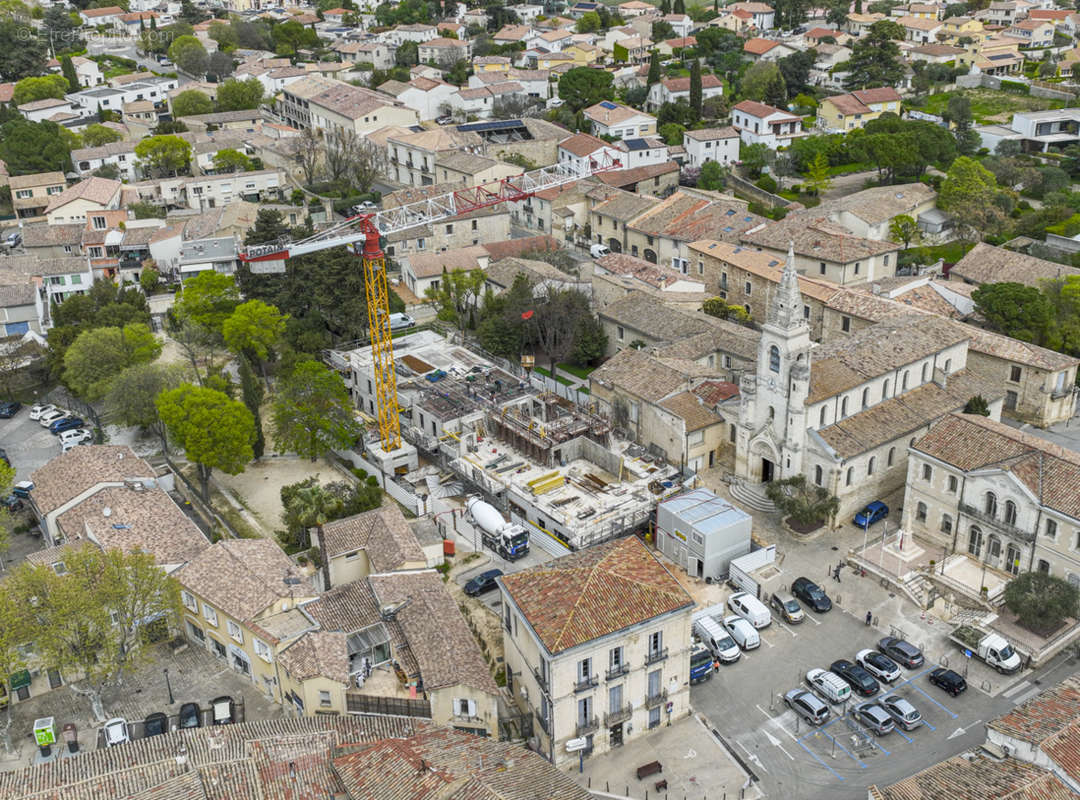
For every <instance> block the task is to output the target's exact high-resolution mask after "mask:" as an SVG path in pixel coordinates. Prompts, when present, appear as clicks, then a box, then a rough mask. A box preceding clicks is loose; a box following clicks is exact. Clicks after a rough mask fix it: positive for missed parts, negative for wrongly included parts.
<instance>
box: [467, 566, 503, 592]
mask: <svg viewBox="0 0 1080 800" xmlns="http://www.w3.org/2000/svg"><path fill="white" fill-rule="evenodd" d="M502 574H503V573H502V570H501V569H489V570H488V571H487V572H481V573H480V574H479V575H477V576H476V577H475V578H473V579H472V580H471V581H469V582H468V583H466V584H465V594H467V595H469V597H476V596H477V595H479V594H483V593H484V592H489V591H491V590H492V589H494V588H495V579H496V578H498V577H500V576H501V575H502Z"/></svg>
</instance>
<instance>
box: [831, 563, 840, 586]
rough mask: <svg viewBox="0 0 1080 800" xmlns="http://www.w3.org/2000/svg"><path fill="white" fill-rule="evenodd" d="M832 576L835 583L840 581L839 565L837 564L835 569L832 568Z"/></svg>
mask: <svg viewBox="0 0 1080 800" xmlns="http://www.w3.org/2000/svg"><path fill="white" fill-rule="evenodd" d="M832 576H833V580H834V581H836V582H837V583H840V567H839V566H837V568H836V569H835V570H833V575H832Z"/></svg>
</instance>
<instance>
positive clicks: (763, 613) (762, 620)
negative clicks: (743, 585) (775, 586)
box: [727, 592, 772, 628]
mask: <svg viewBox="0 0 1080 800" xmlns="http://www.w3.org/2000/svg"><path fill="white" fill-rule="evenodd" d="M727 602H728V608H730V609H731V610H732V611H734V612H735V613H736V614H738V615H739V616H740V617H742V618H743V619H745V620H746V621H747V622H749V623H750V624H751V625H753V626H754V627H755V628H765V627H768V625H769V623H770V622H772V614H770V613H769V609H768V608H766V607H765V604H764V603H762V602H761V601H760V600H758V599H757V598H756V597H754V596H753V595H752V594H750V593H749V592H736V593H735V594H733V595H732V596H731V597H729V598H728V601H727Z"/></svg>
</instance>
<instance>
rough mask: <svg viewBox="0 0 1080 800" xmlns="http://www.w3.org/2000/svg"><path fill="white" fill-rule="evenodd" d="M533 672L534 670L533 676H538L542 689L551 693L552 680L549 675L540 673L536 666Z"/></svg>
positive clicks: (537, 681)
mask: <svg viewBox="0 0 1080 800" xmlns="http://www.w3.org/2000/svg"><path fill="white" fill-rule="evenodd" d="M532 672H533V677H534V678H536V683H537V685H538V686H539V687H540V691H542V692H544V693H545V694H550V693H551V681H550V680H548V676H546V675H542V674H541V673H540V670H539V669H537V668H536V667H533V671H532Z"/></svg>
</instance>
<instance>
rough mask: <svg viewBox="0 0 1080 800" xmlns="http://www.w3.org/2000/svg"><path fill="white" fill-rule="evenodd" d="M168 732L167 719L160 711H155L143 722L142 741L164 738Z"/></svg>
mask: <svg viewBox="0 0 1080 800" xmlns="http://www.w3.org/2000/svg"><path fill="white" fill-rule="evenodd" d="M168 732H169V718H168V717H166V716H165V715H164V714H162V713H161V712H160V711H155V712H154V713H153V714H151V715H150V716H148V717H147V718H146V719H144V720H143V738H144V739H149V738H150V737H151V736H164V735H165V734H166V733H168Z"/></svg>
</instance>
